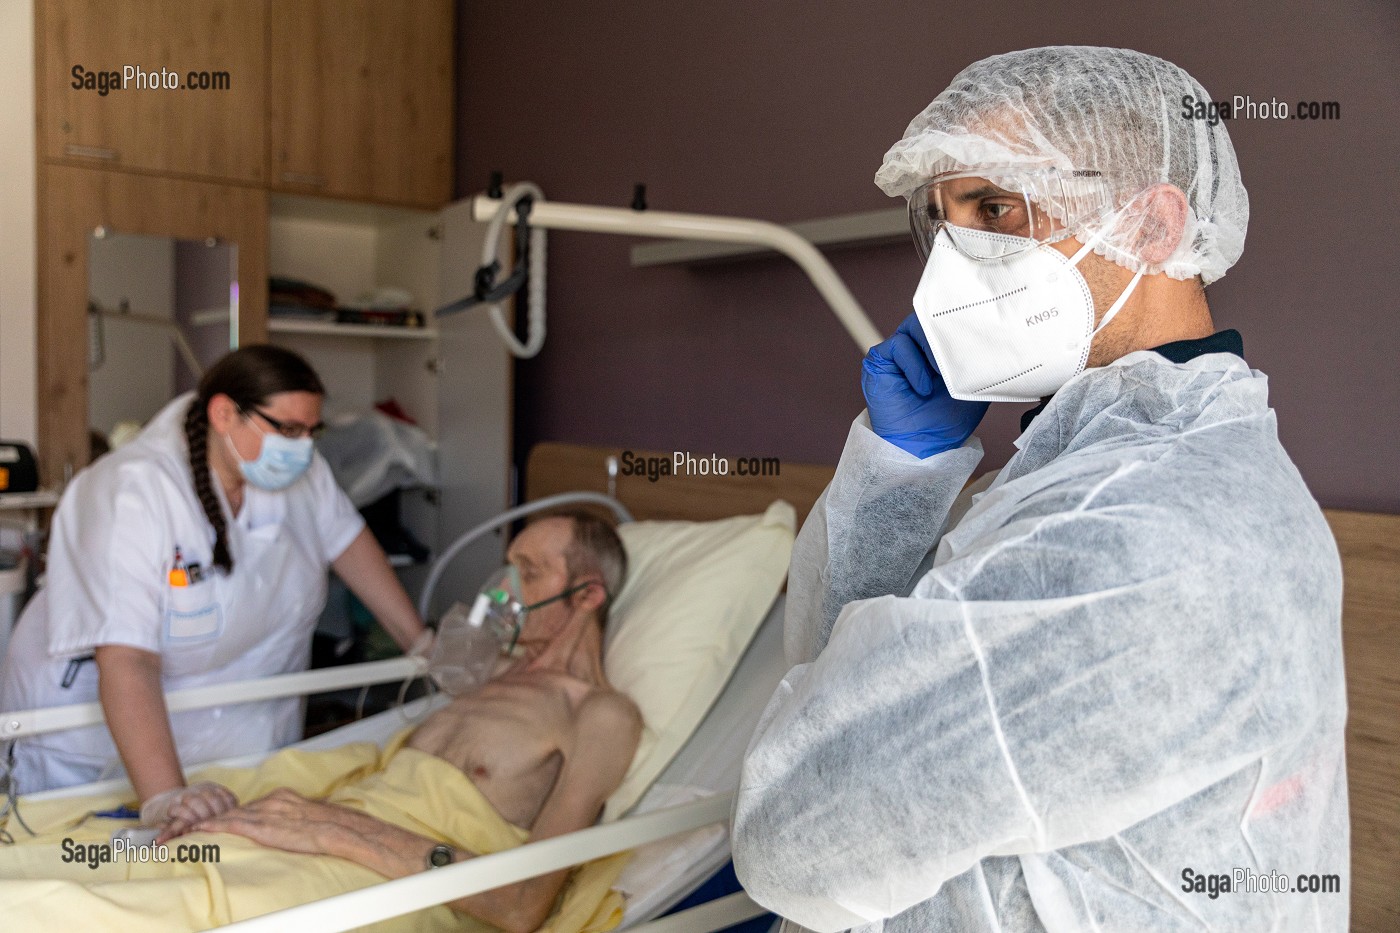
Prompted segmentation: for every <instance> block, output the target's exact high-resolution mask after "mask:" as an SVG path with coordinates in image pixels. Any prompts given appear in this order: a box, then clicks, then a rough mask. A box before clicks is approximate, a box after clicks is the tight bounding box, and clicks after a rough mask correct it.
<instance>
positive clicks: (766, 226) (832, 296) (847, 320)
mask: <svg viewBox="0 0 1400 933" xmlns="http://www.w3.org/2000/svg"><path fill="white" fill-rule="evenodd" d="M500 206H501V202H500V200H499V199H496V198H492V197H489V196H487V195H484V194H480V195H477V196H476V197H475V198H473V199H472V219H473V220H477V221H481V222H485V221H488V220H490V219H491V217H492V216H493V215H494V214H495V213H496V211H497V210H499V209H500ZM511 219H512V220H513V219H514V216H513V215H512V218H511ZM529 222H530V223H531V224H533V225H534V226H536V227H542V228H544V229H547V230H577V231H583V232H588V233H615V234H621V235H624V236H650V237H663V238H666V239H682V240H705V241H709V242H715V243H741V244H745V245H749V246H766V247H769V248H771V249H775V250H777V251H778V252H780V253H782V254H783V255H785V256H787V257H788V258H789V259H791V260H792V261H793V262H795V263H797V264H798V265H799V266H801V267H802V271H803V272H805V273H807V277H808V278H809V279H811V280H812V284H813V285H815V286H816V287H817V291H818V292H820V293H821V296H822V298H824V299H826V303H827V304H828V305H830V307H831V311H832V313H833V314H835V315H836V319H837V320H838V321H840V322H841V325H842V326H843V327H845V328H846V332H847V333H848V334H850V335H851V339H852V340H854V341H855V342H856V345H857V346H858V347H859V348H860V351H861V352H862V353H864V352H865V351H866V350H868V349H870V348H871V347H873V346H874V345H875V344H877V343H879V342H880V341H881V339H883V338H881V336H880V332H879V331H878V330H876V328H875V325H874V324H872V323H871V321H870V318H869V317H867V316H866V314H865V311H864V310H863V309H862V308H861V306H860V304H859V303H858V302H857V301H856V299H855V296H854V295H852V294H851V291H850V289H848V288H847V287H846V283H845V282H843V281H841V277H840V276H839V275H837V274H836V270H835V269H833V268H832V267H831V263H829V262H827V261H826V257H825V256H823V255H822V254H821V252H820V251H818V249H817V248H816V247H815V246H813V245H812V244H811V243H809V242H808V241H807V240H805V239H803V238H802V237H801V236H799V235H797V234H796V233H793V232H792V231H791V230H789V229H787V228H786V227H782V226H779V225H778V224H774V223H769V222H767V221H764V220H746V219H744V218H740V217H712V216H709V215H706V214H679V213H675V212H670V211H653V210H650V209H648V210H640V211H639V210H633V209H630V208H619V207H593V206H591V205H586V204H561V203H559V202H558V201H542V200H537V201H535V202H534V203H533V204H532V205H531V207H530V212H529Z"/></svg>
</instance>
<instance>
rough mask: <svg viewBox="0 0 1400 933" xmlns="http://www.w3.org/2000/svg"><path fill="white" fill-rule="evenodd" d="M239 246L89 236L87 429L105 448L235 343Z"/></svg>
mask: <svg viewBox="0 0 1400 933" xmlns="http://www.w3.org/2000/svg"><path fill="white" fill-rule="evenodd" d="M237 281H238V246H237V245H236V244H233V243H225V242H221V241H218V240H177V239H174V238H172V237H162V236H140V235H135V234H127V233H114V232H112V231H111V230H105V229H103V228H101V227H99V228H97V229H96V230H94V231H93V232H92V233H91V234H90V235H89V237H88V426H89V428H90V430H91V437H92V443H93V451H92V456H93V458H94V459H95V458H96V457H98V456H99V455H100V454H101V453H103V452H105V451H104V449H103V445H104V444H105V445H106V446H108V447H115V446H120V444H121V443H124V442H125V441H126V440H128V439H130V438H131V437H133V436H135V433H136V429H137V428H139V427H140V426H141V425H143V424H145V423H146V422H147V421H148V420H150V418H151V416H152V415H154V414H155V413H156V412H158V411H160V409H161V408H163V407H164V406H165V404H166V403H167V402H169V401H170V400H171V399H173V398H175V397H176V396H177V395H179V394H181V393H182V392H187V391H190V390H192V389H194V388H195V386H196V385H197V384H198V383H199V377H200V376H201V375H203V373H204V370H205V369H206V368H208V367H209V366H210V365H211V364H213V363H214V362H215V361H216V360H218V359H219V357H221V356H223V355H224V354H225V353H227V352H228V351H229V350H230V349H232V348H234V347H236V346H238V285H237Z"/></svg>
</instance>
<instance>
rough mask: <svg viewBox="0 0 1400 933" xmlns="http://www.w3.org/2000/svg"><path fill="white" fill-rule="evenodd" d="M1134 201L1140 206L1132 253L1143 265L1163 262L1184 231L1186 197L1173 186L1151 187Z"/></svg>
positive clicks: (1164, 184) (1179, 240)
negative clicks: (1138, 222) (1139, 220)
mask: <svg viewBox="0 0 1400 933" xmlns="http://www.w3.org/2000/svg"><path fill="white" fill-rule="evenodd" d="M1133 200H1135V201H1137V202H1139V209H1138V212H1137V213H1138V216H1139V217H1141V218H1142V221H1141V223H1140V224H1139V226H1138V231H1137V238H1136V242H1135V243H1134V244H1133V247H1134V248H1133V253H1134V254H1135V255H1136V256H1137V257H1138V258H1139V259H1141V260H1143V261H1144V262H1149V263H1159V262H1165V261H1166V260H1167V257H1169V256H1170V255H1171V254H1172V253H1173V252H1174V251H1175V250H1176V247H1177V245H1178V244H1179V243H1180V242H1181V237H1182V234H1183V233H1184V232H1185V231H1186V213H1187V203H1186V195H1185V194H1183V193H1182V191H1181V189H1180V188H1178V187H1177V186H1176V185H1170V184H1166V183H1165V182H1164V183H1162V184H1159V185H1153V186H1152V187H1151V188H1148V189H1147V190H1145V191H1142V192H1140V193H1139V194H1138V195H1137V197H1136V198H1134V199H1133Z"/></svg>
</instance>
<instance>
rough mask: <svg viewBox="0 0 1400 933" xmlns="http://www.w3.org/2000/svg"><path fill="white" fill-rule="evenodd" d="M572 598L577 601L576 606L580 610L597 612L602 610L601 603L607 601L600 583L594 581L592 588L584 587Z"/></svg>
mask: <svg viewBox="0 0 1400 933" xmlns="http://www.w3.org/2000/svg"><path fill="white" fill-rule="evenodd" d="M574 598H575V599H577V600H578V603H577V605H578V607H579V608H580V609H583V610H585V611H587V612H597V611H598V610H599V609H602V608H603V603H605V602H607V601H608V593H607V590H605V589H604V588H603V584H602V583H599V582H597V581H594V582H593V585H592V586H585V587H584V588H583V589H581V590H579V591H578V592H577V593H575V594H574Z"/></svg>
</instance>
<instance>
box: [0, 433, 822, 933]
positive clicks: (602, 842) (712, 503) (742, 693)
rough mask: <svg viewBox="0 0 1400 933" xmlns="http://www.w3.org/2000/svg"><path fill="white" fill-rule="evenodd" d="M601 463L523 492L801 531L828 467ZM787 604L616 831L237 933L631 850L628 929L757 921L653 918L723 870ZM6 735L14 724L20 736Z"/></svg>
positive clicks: (367, 736) (383, 730) (26, 722)
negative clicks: (650, 479) (725, 473)
mask: <svg viewBox="0 0 1400 933" xmlns="http://www.w3.org/2000/svg"><path fill="white" fill-rule="evenodd" d="M605 461H606V456H605V452H603V451H600V450H598V449H594V448H574V447H568V446H565V445H541V446H540V447H539V448H537V449H536V450H535V451H534V453H533V455H532V457H531V459H530V467H529V471H528V474H527V484H528V485H527V489H529V490H530V491H531V493H532V496H533V497H534V498H535V499H536V500H538V499H539V498H541V497H549V496H551V495H553V494H555V493H558V492H561V491H563V487H564V486H566V485H567V484H569V483H575V484H581V485H589V486H593V487H594V488H595V489H597V490H598V491H599V492H603V491H607V490H608V489H609V488H610V487H609V482H610V481H611V489H612V491H614V492H615V493H616V494H617V496H618V497H619V498H620V499H621V500H622V501H623V502H624V503H626V505H627V507H628V508H630V509H631V510H632V511H633V512H635V513H636V514H635V517H636V518H638V519H682V518H683V519H689V520H708V519H718V518H723V517H728V516H731V515H736V514H754V513H761V512H763V511H764V509H765V507H767V506H768V505H769V503H771V502H772V501H773V500H775V499H779V498H784V497H786V498H787V499H788V500H789V501H791V502H792V504H793V505H794V506H795V507H796V510H797V521H798V522H799V524H800V521H801V519H802V518H803V517H805V514H806V512H807V510H808V509H809V508H810V507H811V504H812V502H813V501H814V500H815V498H816V496H817V495H818V494H819V493H820V490H821V488H822V487H823V486H824V485H825V482H826V481H827V479H829V477H830V474H831V470H830V469H829V468H824V467H806V466H801V465H787V464H785V465H784V466H783V474H784V475H782V476H779V477H758V478H745V479H744V480H737V479H735V478H728V479H726V478H724V477H696V478H692V477H677V478H676V479H677V481H678V482H677V484H675V485H672V486H671V488H669V489H667V490H665V491H663V493H662V494H661V495H657V492H658V491H657V488H656V487H657V486H658V485H660V486H663V487H664V486H667V485H668V484H650V483H647V482H645V478H644V477H642V478H641V479H640V480H638V481H636V482H633V481H632V480H631V479H630V478H625V477H624V478H621V480H622V488H621V489H619V488H618V487H617V483H618V480H619V478H618V477H617V476H616V471H615V470H614V471H612V472H613V476H612V477H611V480H610V479H609V471H608V469H607V465H606V462H605ZM594 501H595V502H602V501H603V498H602V497H601V496H598V497H597V498H596V499H595V500H594ZM783 604H784V600H783V597H782V596H781V595H779V596H778V598H777V600H776V601H775V602H774V603H773V605H772V606H771V607H770V609H769V611H768V612H767V614H766V616H764V618H763V621H762V622H761V623H760V624H759V625H758V627H757V631H756V633H755V634H754V635H753V637H752V640H751V642H750V643H749V645H748V647H747V649H746V650H744V651H743V653H742V655H741V656H740V657H739V659H738V663H737V666H735V667H734V669H733V673H732V675H731V676H730V677H729V679H728V681H727V683H726V685H725V686H724V689H723V690H722V692H721V693H720V694H719V696H718V699H716V700H715V702H714V704H713V706H712V707H711V708H710V710H709V712H708V713H707V714H706V715H705V717H704V718H703V720H702V721H701V722H700V724H699V725H698V727H697V728H696V729H695V730H694V732H693V733H692V734H691V736H690V739H689V740H688V741H687V742H686V743H685V745H684V746H683V747H682V748H681V750H680V751H679V753H677V754H676V756H675V757H674V758H673V759H672V760H671V761H670V763H669V764H668V765H667V766H666V767H665V769H664V770H663V771H662V772H661V773H660V775H659V777H657V779H656V780H655V781H654V783H652V784H651V786H650V788H649V789H648V790H647V791H646V793H645V794H644V795H643V796H642V798H641V800H640V802H639V803H638V804H637V805H636V806H635V807H634V808H633V809H632V810H631V812H629V813H628V814H627V815H626V816H624V817H623V818H622V819H618V820H615V821H613V822H609V823H603V824H600V825H598V826H595V827H592V828H590V829H586V830H583V831H581V832H577V833H572V834H569V835H567V836H563V837H558V838H555V839H550V840H546V841H543V842H539V843H533V844H527V845H525V846H522V847H520V848H517V849H513V850H508V851H506V852H501V853H498V854H496V855H491V856H483V857H479V858H476V859H472V860H469V861H466V862H462V863H458V864H457V865H453V866H450V867H448V868H444V869H440V870H437V871H433V872H428V873H420V874H418V875H414V876H410V877H408V878H404V879H400V880H398V881H392V882H384V883H382V884H379V885H374V886H371V887H369V888H364V889H361V890H358V891H353V892H351V893H348V894H343V895H339V896H336V897H332V898H327V899H325V900H322V901H319V902H315V903H312V904H308V905H304V906H302V907H299V908H294V909H292V910H290V911H282V912H279V913H276V914H269V915H267V916H265V917H261V918H254V919H252V920H247V921H241V922H239V923H236V924H234V925H233V928H235V929H248V930H259V929H266V930H272V929H286V928H288V927H291V926H293V925H294V926H296V927H297V928H298V929H303V930H307V931H310V930H327V931H329V930H343V929H350V928H354V927H359V926H363V925H365V924H366V923H369V922H371V921H374V920H376V919H381V918H388V917H392V916H396V915H401V914H405V913H408V912H410V911H413V910H416V909H419V908H420V907H423V906H429V905H433V904H440V903H444V902H446V901H449V900H454V899H456V898H458V897H462V896H465V895H467V894H471V893H475V892H478V891H483V890H488V889H490V888H493V887H496V886H499V885H503V884H507V883H510V882H513V881H516V880H520V879H522V878H526V877H530V876H533V875H536V874H540V873H543V872H546V871H550V870H553V869H555V868H558V867H565V866H569V865H575V864H579V863H582V862H584V861H587V860H590V859H593V858H597V857H600V856H603V855H606V854H609V853H613V852H618V851H624V850H629V849H630V850H635V852H636V854H635V855H634V857H633V859H632V861H631V863H630V864H629V866H628V867H627V869H625V870H624V872H623V874H622V876H621V877H620V878H619V880H618V882H617V884H616V885H615V887H616V888H617V889H619V890H621V891H622V892H624V895H625V897H626V908H625V915H624V919H623V923H622V928H624V929H638V930H648V931H652V933H665V931H681V930H688V931H696V933H699V931H707V930H718V929H723V928H724V927H726V926H729V925H731V924H734V923H737V922H740V921H742V920H745V919H749V918H752V917H756V916H759V915H761V914H763V913H764V911H763V910H762V908H760V907H758V906H757V905H755V904H753V902H752V901H750V900H749V899H748V898H747V897H746V896H745V895H743V894H742V893H737V894H733V895H729V896H726V897H723V898H720V899H719V900H717V901H712V902H710V903H707V904H704V905H701V906H699V907H695V908H692V909H689V910H686V911H684V912H682V913H676V914H673V915H671V916H668V917H665V918H664V919H661V920H655V919H654V918H656V917H657V916H659V915H660V914H662V913H663V912H665V911H667V910H668V909H670V908H671V907H673V906H674V905H675V904H676V903H678V902H679V901H681V900H682V899H683V898H685V897H686V896H687V895H688V894H690V893H691V892H692V891H693V890H694V889H695V888H697V887H698V886H699V885H700V884H701V883H702V882H704V881H705V880H706V879H707V878H709V877H710V876H712V875H713V874H714V873H715V872H716V871H717V870H719V869H721V868H722V867H723V866H724V865H725V864H726V862H727V861H728V858H729V846H728V838H727V828H726V824H727V822H728V819H729V817H730V813H731V811H732V795H733V791H734V789H735V788H736V787H737V785H738V777H739V768H740V765H741V762H742V758H743V753H744V750H745V748H746V746H747V743H748V740H749V737H750V735H751V733H752V731H753V728H754V725H755V724H756V722H757V719H758V717H759V714H760V713H761V711H762V709H763V708H764V706H765V704H766V703H767V701H768V699H769V697H770V696H771V695H772V693H773V691H774V689H775V688H776V686H777V684H778V682H779V681H780V680H781V678H782V676H783V674H784V673H785V672H786V666H785V664H784V662H783V653H782V612H783ZM415 663H416V662H411V661H408V660H407V659H395V660H392V661H380V662H373V663H370V664H362V665H354V666H347V667H340V668H332V669H329V670H324V671H312V672H307V673H306V674H296V675H282V676H280V677H275V678H267V679H265V680H263V681H259V682H254V683H248V684H242V685H223V686H220V687H212V688H202V689H199V690H191V691H183V692H182V694H179V695H177V694H172V695H171V696H170V697H169V705H170V707H171V709H172V710H175V709H180V708H191V707H193V706H199V705H209V704H211V703H214V702H219V703H227V702H230V701H231V700H234V699H245V700H246V699H256V698H262V697H268V696H274V695H292V694H296V693H306V692H319V691H323V690H328V689H342V688H345V687H350V686H359V685H363V684H369V683H386V682H392V681H394V680H398V679H402V678H403V677H404V676H405V675H406V674H407V673H409V672H410V671H411V670H413V666H414V665H415ZM445 702H446V701H445V700H444V699H443V698H442V697H441V696H435V697H427V698H423V699H420V700H416V701H414V702H413V703H411V704H409V705H407V706H405V707H404V708H402V709H391V710H388V711H386V712H384V713H380V714H378V715H376V716H372V717H369V718H367V719H364V720H361V721H359V722H355V723H352V724H350V725H347V726H344V727H342V728H340V729H337V730H334V731H333V732H329V733H326V734H323V735H319V736H316V737H314V738H311V739H308V740H305V741H304V742H302V743H299V747H302V748H306V749H328V748H333V747H337V746H340V745H344V744H345V743H349V742H358V741H373V742H376V743H379V744H381V745H382V744H383V743H384V742H385V741H386V740H388V739H389V738H390V737H391V736H392V735H394V734H395V733H397V732H398V731H400V730H401V729H403V728H404V726H405V725H406V723H407V722H408V721H409V720H417V719H419V718H420V717H422V716H425V715H426V714H427V713H428V712H429V711H431V709H432V708H434V707H436V706H438V705H441V704H443V703H445ZM79 712H80V711H79V708H77V707H70V708H66V709H53V710H44V711H35V712H33V713H21V714H6V716H5V717H3V721H2V722H0V738H9V737H13V736H14V735H15V734H17V733H18V732H23V733H32V732H35V731H48V730H50V729H53V728H55V727H61V726H65V725H76V724H78V723H79V722H82V721H83V720H82V718H81V716H80V715H79ZM89 712H90V711H89ZM16 723H19V728H18V729H16ZM261 757H262V756H244V757H243V758H239V759H233V760H229V761H224V762H220V764H226V765H232V766H243V765H251V764H254V763H256V762H257V761H258V760H259V759H260V758H261ZM125 788H126V785H125V782H124V781H121V780H118V781H108V782H102V783H99V784H92V785H85V786H83V787H79V788H65V789H63V790H58V791H50V792H46V793H40V794H33V795H29V796H28V797H25V798H21V807H23V805H24V803H26V802H29V801H35V802H38V801H43V800H53V799H57V798H63V797H76V796H79V795H86V794H94V793H103V792H109V791H118V790H125Z"/></svg>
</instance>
